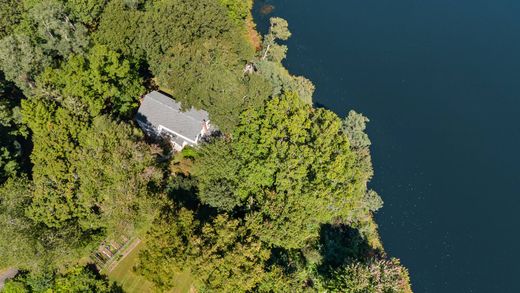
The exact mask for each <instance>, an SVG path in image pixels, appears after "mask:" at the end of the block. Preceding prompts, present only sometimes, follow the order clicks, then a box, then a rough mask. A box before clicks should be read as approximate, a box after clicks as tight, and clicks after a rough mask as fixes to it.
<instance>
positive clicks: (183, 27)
mask: <svg viewBox="0 0 520 293" xmlns="http://www.w3.org/2000/svg"><path fill="white" fill-rule="evenodd" d="M235 2H236V5H241V4H238V3H239V2H237V1H235ZM229 4H230V5H231V6H230V9H231V8H232V7H238V6H235V4H232V2H229ZM247 5H249V4H247ZM233 9H234V8H233ZM227 13H228V10H227V9H226V7H224V6H223V5H221V4H220V3H219V2H218V1H217V0H201V1H188V0H174V1H164V0H159V1H154V2H153V3H149V4H148V5H146V6H145V9H144V10H139V9H133V8H129V7H128V6H127V5H126V4H125V3H124V1H113V2H112V3H110V4H109V5H108V6H107V7H106V9H105V11H104V13H103V16H102V19H101V22H100V26H99V30H98V32H97V33H96V39H97V40H98V41H99V42H101V43H103V44H106V45H107V46H109V47H110V48H114V49H116V50H118V51H121V52H122V53H124V54H126V55H129V56H131V58H133V59H136V60H139V59H142V58H144V59H146V62H147V63H148V65H149V68H150V70H151V71H152V73H153V74H154V75H155V77H156V79H155V81H156V82H157V83H158V84H159V85H160V86H161V87H163V88H166V89H169V90H171V92H172V93H173V96H174V97H175V99H176V100H178V101H180V102H182V104H183V106H184V107H185V108H189V107H190V106H194V107H196V108H203V109H206V110H208V111H209V113H210V118H211V120H212V121H213V123H214V124H215V125H217V126H219V128H220V129H222V130H224V131H231V130H232V128H233V127H234V126H235V125H236V124H237V123H238V120H239V118H238V116H239V114H240V112H241V111H242V110H243V109H246V108H249V107H256V106H258V105H260V104H261V103H262V102H263V100H265V99H266V98H267V96H268V95H270V94H271V90H270V84H269V83H268V82H267V81H266V80H265V79H264V78H263V77H261V76H258V75H255V76H250V77H247V78H244V76H243V68H244V66H245V64H246V63H247V62H248V61H249V60H251V59H252V58H253V57H254V48H253V47H252V46H251V44H250V43H249V42H248V40H247V39H246V33H245V24H244V25H237V24H236V23H235V22H234V21H233V20H232V19H230V18H229V16H228V15H227Z"/></svg>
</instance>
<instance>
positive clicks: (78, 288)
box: [3, 267, 121, 293]
mask: <svg viewBox="0 0 520 293" xmlns="http://www.w3.org/2000/svg"><path fill="white" fill-rule="evenodd" d="M3 292H8V293H17V292H92V293H98V292H100V293H105V292H106V293H108V292H121V290H120V288H118V287H117V286H116V285H115V284H111V283H110V282H109V281H108V280H107V278H106V277H101V276H100V275H99V274H97V273H95V272H94V271H92V270H91V269H89V268H86V267H74V268H72V269H70V270H69V271H68V272H67V273H64V274H63V273H44V274H39V275H35V274H30V273H21V274H19V275H18V276H16V277H15V278H14V279H13V280H8V281H7V283H6V284H5V288H4V290H3Z"/></svg>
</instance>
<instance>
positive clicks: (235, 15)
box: [219, 0, 253, 22]
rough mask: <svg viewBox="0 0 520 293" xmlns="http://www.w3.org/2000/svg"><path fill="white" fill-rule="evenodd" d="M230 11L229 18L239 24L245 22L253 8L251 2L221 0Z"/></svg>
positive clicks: (247, 0) (245, 0)
mask: <svg viewBox="0 0 520 293" xmlns="http://www.w3.org/2000/svg"><path fill="white" fill-rule="evenodd" d="M219 1H220V3H222V5H224V6H226V7H227V9H228V10H229V17H231V19H233V20H235V21H237V22H243V21H245V20H246V19H247V17H248V16H249V15H250V11H251V9H252V8H253V1H251V0H219Z"/></svg>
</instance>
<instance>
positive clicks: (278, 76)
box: [255, 17, 315, 104]
mask: <svg viewBox="0 0 520 293" xmlns="http://www.w3.org/2000/svg"><path fill="white" fill-rule="evenodd" d="M270 22H271V26H270V28H269V32H268V33H267V35H265V37H264V42H263V44H262V47H263V53H262V57H261V58H260V60H258V61H257V62H256V63H255V65H256V67H257V69H258V73H259V75H261V76H262V77H264V78H265V79H266V80H267V81H269V82H270V83H271V85H272V88H273V91H272V93H271V95H272V96H279V95H281V94H283V93H289V92H296V93H298V95H299V97H300V98H301V99H302V100H303V101H304V102H306V103H308V104H312V95H313V94H314V89H315V88H314V84H312V82H311V81H310V80H308V79H306V78H304V77H302V76H292V75H291V74H290V73H289V71H287V69H286V68H285V67H283V65H282V64H281V62H282V60H283V59H285V57H286V54H287V46H285V45H280V44H278V43H277V41H278V40H282V41H285V40H287V39H288V38H289V37H290V36H291V32H290V31H289V27H288V23H287V21H286V20H285V19H282V18H279V17H273V18H271V19H270Z"/></svg>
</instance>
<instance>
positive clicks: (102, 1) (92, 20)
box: [66, 0, 108, 26]
mask: <svg viewBox="0 0 520 293" xmlns="http://www.w3.org/2000/svg"><path fill="white" fill-rule="evenodd" d="M107 2H108V1H106V0H87V1H85V0H68V1H66V5H67V8H68V9H69V10H70V11H71V15H72V16H73V17H74V18H75V19H77V20H78V21H80V22H82V23H84V24H86V25H89V26H95V25H96V24H97V21H98V19H99V15H100V14H101V12H103V9H104V8H105V5H106V4H107Z"/></svg>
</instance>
